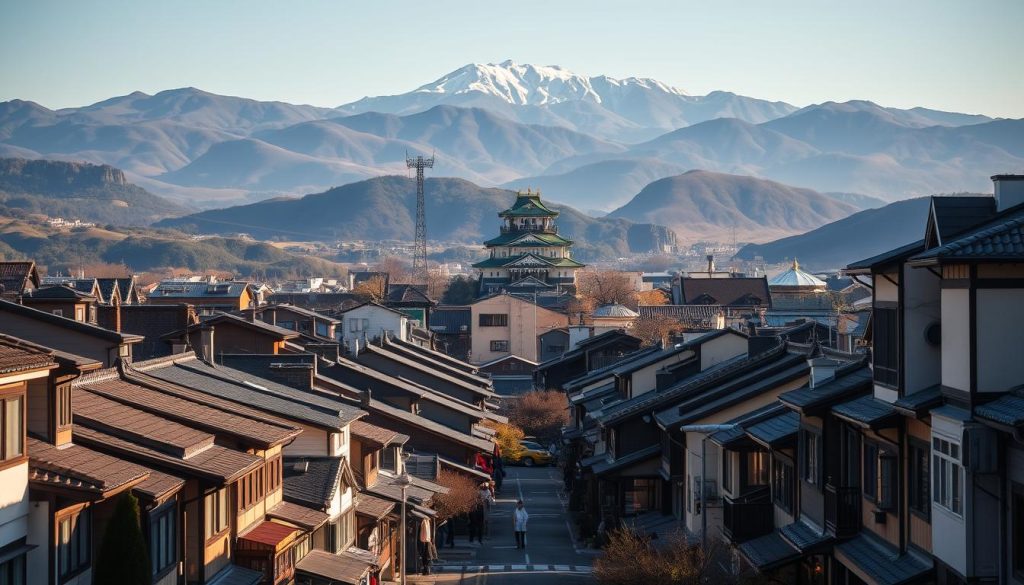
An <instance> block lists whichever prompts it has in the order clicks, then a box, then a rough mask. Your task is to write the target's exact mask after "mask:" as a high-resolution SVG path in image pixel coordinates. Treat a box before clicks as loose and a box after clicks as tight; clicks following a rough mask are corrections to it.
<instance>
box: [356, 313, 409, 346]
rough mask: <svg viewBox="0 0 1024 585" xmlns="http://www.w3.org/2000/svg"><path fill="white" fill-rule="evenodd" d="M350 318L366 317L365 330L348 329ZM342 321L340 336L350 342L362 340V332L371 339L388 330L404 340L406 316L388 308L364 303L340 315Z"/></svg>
mask: <svg viewBox="0 0 1024 585" xmlns="http://www.w3.org/2000/svg"><path fill="white" fill-rule="evenodd" d="M351 319H368V320H369V323H368V324H367V327H366V329H365V331H350V330H349V328H350V326H349V323H350V320H351ZM341 321H342V333H341V335H342V338H343V339H344V340H345V341H347V342H349V343H351V342H352V341H354V340H356V339H358V340H359V341H360V342H362V339H363V333H364V332H365V333H366V338H367V339H371V340H372V339H373V338H374V337H380V335H381V333H382V332H383V331H390V332H391V333H392V334H394V336H395V337H398V338H399V339H402V340H403V341H405V340H406V331H405V330H406V324H407V322H408V318H406V317H405V316H404V315H399V314H397V313H395V312H393V311H391V310H390V309H385V308H383V307H377V306H374V305H364V306H362V307H358V308H355V309H352V310H351V311H348V312H347V313H345V314H343V315H342V317H341Z"/></svg>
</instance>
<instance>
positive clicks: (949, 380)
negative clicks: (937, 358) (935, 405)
mask: <svg viewBox="0 0 1024 585" xmlns="http://www.w3.org/2000/svg"><path fill="white" fill-rule="evenodd" d="M969 304H970V296H969V294H968V291H967V289H961V288H955V289H944V290H943V291H942V384H943V385H944V386H949V387H950V388H956V389H958V390H963V391H965V392H968V391H970V389H971V368H970V363H971V335H970V333H971V328H970V318H971V314H970V309H969Z"/></svg>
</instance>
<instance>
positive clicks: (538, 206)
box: [498, 191, 558, 217]
mask: <svg viewBox="0 0 1024 585" xmlns="http://www.w3.org/2000/svg"><path fill="white" fill-rule="evenodd" d="M498 215H499V216H501V217H506V216H509V215H511V216H546V217H555V216H557V215H558V212H557V211H555V210H553V209H549V208H548V206H547V205H544V202H543V201H541V200H540V191H537V192H532V191H527V192H526V193H523V192H521V191H520V192H518V193H516V200H515V201H513V202H512V207H509V208H508V209H506V210H505V211H502V212H501V213H499V214H498Z"/></svg>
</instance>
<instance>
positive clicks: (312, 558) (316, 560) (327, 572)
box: [295, 550, 370, 585]
mask: <svg viewBox="0 0 1024 585" xmlns="http://www.w3.org/2000/svg"><path fill="white" fill-rule="evenodd" d="M295 569H296V570H297V571H299V572H300V573H306V574H309V575H314V576H316V577H322V578H324V579H328V580H331V581H341V582H342V583H348V584H349V585H358V584H359V583H360V582H361V581H362V578H363V576H365V575H366V573H368V572H369V570H370V567H369V565H368V564H367V563H366V562H365V561H363V560H360V559H358V558H356V557H354V556H349V555H344V554H340V555H332V554H330V553H327V552H324V551H322V550H311V551H309V554H307V555H306V556H305V557H303V558H302V560H301V561H299V562H297V563H295Z"/></svg>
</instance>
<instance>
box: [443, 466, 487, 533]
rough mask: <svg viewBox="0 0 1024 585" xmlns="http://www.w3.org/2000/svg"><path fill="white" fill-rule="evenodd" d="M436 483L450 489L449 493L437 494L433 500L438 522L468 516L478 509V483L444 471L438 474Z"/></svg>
mask: <svg viewBox="0 0 1024 585" xmlns="http://www.w3.org/2000/svg"><path fill="white" fill-rule="evenodd" d="M436 483H437V484H438V485H441V486H444V487H446V488H448V493H446V494H435V495H434V497H433V498H431V501H432V502H433V507H434V510H436V511H437V516H438V520H445V519H448V518H454V517H455V516H460V515H462V514H468V513H470V512H472V511H473V508H475V507H476V503H477V500H478V499H479V498H480V491H479V488H478V487H477V483H476V482H475V481H473V480H472V479H470V478H469V477H467V476H466V475H463V474H461V473H456V472H454V471H449V470H447V469H442V470H441V471H440V473H438V474H437V480H436Z"/></svg>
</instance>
